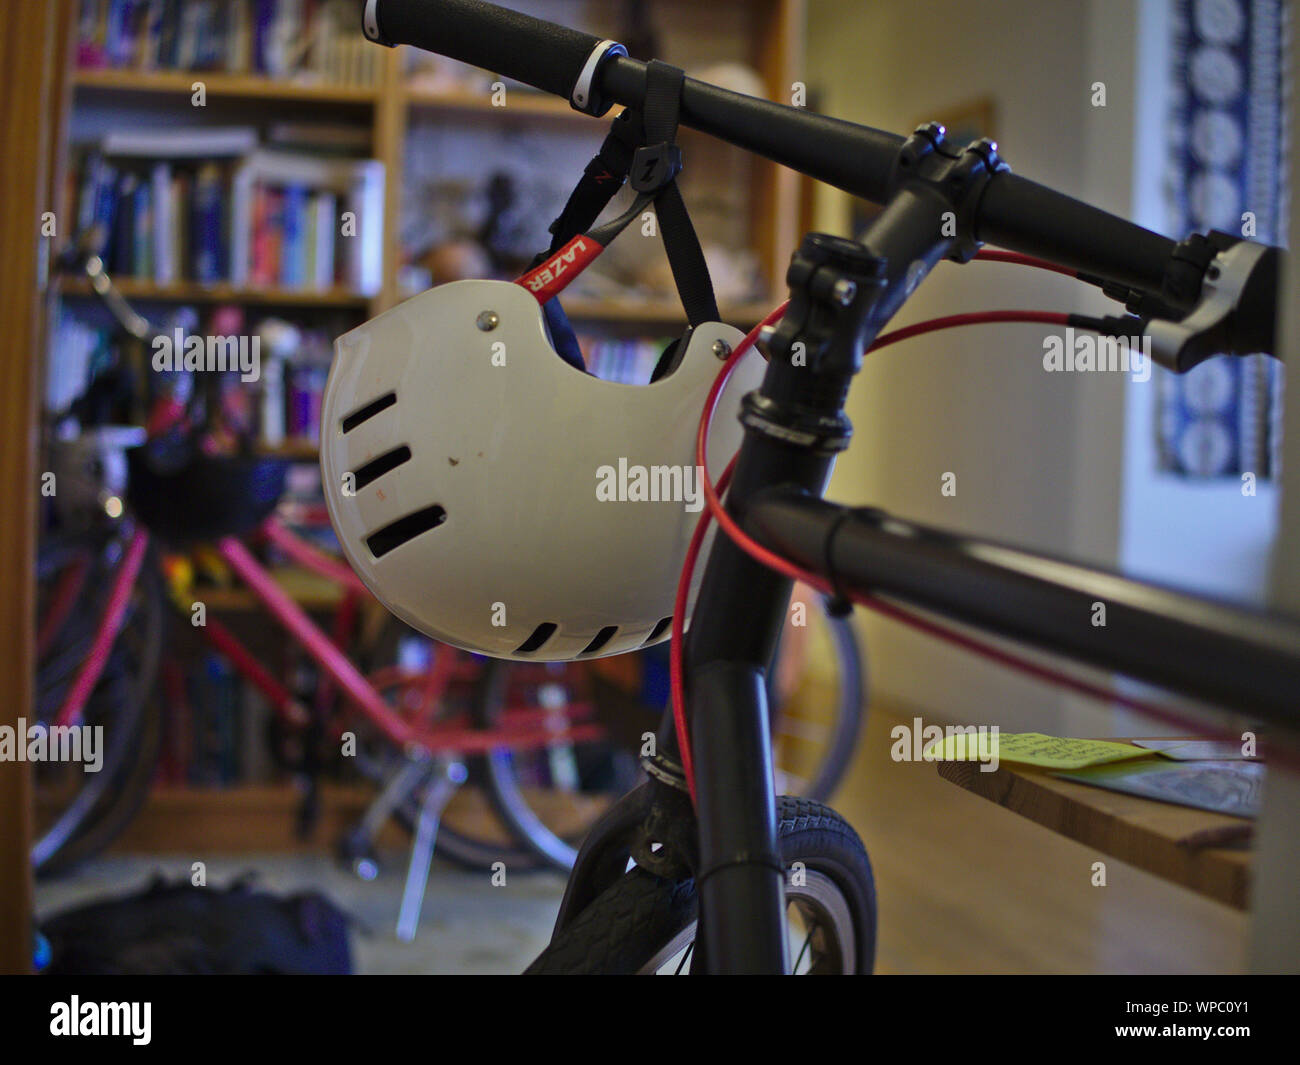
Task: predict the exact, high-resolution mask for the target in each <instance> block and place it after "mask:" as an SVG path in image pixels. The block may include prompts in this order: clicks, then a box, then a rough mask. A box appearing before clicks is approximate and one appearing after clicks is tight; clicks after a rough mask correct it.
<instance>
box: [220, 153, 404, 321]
mask: <svg viewBox="0 0 1300 1065" xmlns="http://www.w3.org/2000/svg"><path fill="white" fill-rule="evenodd" d="M340 208H341V210H340ZM231 211H232V223H231V245H232V248H231V280H232V281H233V282H234V283H235V284H237V285H245V284H250V283H251V284H267V283H270V282H269V281H268V279H269V278H271V277H274V276H277V275H278V276H279V277H280V283H281V284H284V283H286V282H285V281H284V277H285V275H286V273H287V274H288V276H291V277H299V276H301V277H302V278H304V280H305V279H307V278H310V279H311V281H312V283H314V284H316V285H318V286H319V284H320V280H321V278H322V277H323V276H324V274H325V272H326V264H327V262H328V261H329V257H333V258H335V259H337V260H341V262H342V264H343V274H344V276H346V277H347V279H348V285H349V287H350V288H352V289H354V290H355V291H357V292H359V293H361V294H362V295H365V296H373V295H374V294H375V293H377V292H378V291H379V288H380V286H381V284H382V283H383V248H384V164H383V163H382V162H380V161H379V160H376V159H359V160H358V159H339V158H333V157H326V156H318V155H311V154H306V153H298V152H284V151H278V150H275V149H267V148H262V149H259V150H257V151H255V152H252V153H250V154H249V155H247V156H245V157H244V159H243V160H242V161H241V162H240V164H239V166H238V168H237V170H236V172H235V175H234V178H233V180H232V191H231ZM331 216H333V217H332V220H330V222H329V224H326V222H327V220H329V219H330V218H331ZM259 236H260V237H261V238H262V239H258V238H259ZM340 237H342V238H343V239H342V241H341V246H340V239H339V238H340ZM308 247H310V248H312V250H313V261H312V262H311V264H310V266H309V265H308V263H307V260H306V249H307V248H308Z"/></svg>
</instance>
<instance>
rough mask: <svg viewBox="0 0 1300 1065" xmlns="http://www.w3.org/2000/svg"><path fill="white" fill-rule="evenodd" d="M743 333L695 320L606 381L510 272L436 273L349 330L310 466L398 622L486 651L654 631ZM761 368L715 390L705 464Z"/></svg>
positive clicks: (736, 432)
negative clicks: (438, 282) (698, 450)
mask: <svg viewBox="0 0 1300 1065" xmlns="http://www.w3.org/2000/svg"><path fill="white" fill-rule="evenodd" d="M741 339H742V334H741V333H740V332H739V331H738V330H736V329H733V328H732V327H730V326H726V325H721V324H717V323H706V324H704V325H701V326H699V327H697V328H696V329H695V330H694V331H693V333H692V334H691V336H690V341H689V344H688V345H687V347H686V351H685V353H684V355H683V356H682V357H681V359H680V361H679V363H678V365H677V366H676V368H675V369H673V370H672V372H671V373H669V374H667V375H666V376H664V377H662V378H661V379H660V380H658V381H656V382H655V383H653V384H649V385H624V384H615V383H612V382H609V381H602V380H599V379H598V378H595V377H592V376H589V375H587V374H585V373H583V372H581V371H580V370H578V369H576V368H575V367H573V366H571V365H569V364H568V363H566V362H565V361H564V360H562V359H561V358H560V356H559V355H558V354H557V352H556V350H555V348H554V346H553V345H552V343H551V340H550V339H549V336H548V333H547V330H546V324H545V319H544V316H543V313H542V309H541V307H540V306H539V305H538V302H537V300H536V299H535V298H534V297H533V296H532V295H531V294H530V293H529V292H528V291H527V290H526V289H525V288H522V287H520V286H519V285H517V284H511V283H508V282H502V281H459V282H455V283H453V284H449V285H443V286H441V287H439V288H435V289H431V290H430V291H428V292H425V293H423V294H422V295H420V296H417V297H415V298H414V299H411V300H408V301H407V302H405V303H403V304H401V305H399V306H397V307H395V308H393V309H392V310H390V311H388V312H387V313H385V314H383V315H380V316H379V317H378V318H375V319H374V320H372V321H370V322H368V323H366V324H365V325H363V326H360V327H359V328H357V329H354V330H353V331H352V332H350V333H347V334H345V335H344V336H342V337H340V338H339V340H338V341H337V344H336V357H335V360H334V364H333V367H332V369H331V371H330V375H329V382H328V384H327V386H326V390H325V397H324V407H323V410H322V416H321V417H322V423H321V424H322V428H321V470H322V474H323V479H324V487H325V499H326V502H327V504H328V507H329V513H330V520H331V521H332V523H333V525H334V529H335V531H336V533H337V534H338V537H339V540H340V541H341V542H342V545H343V550H344V551H345V552H346V554H347V557H348V560H349V561H350V562H351V564H352V567H353V568H354V569H355V570H356V572H357V573H358V574H359V575H360V576H361V579H362V580H363V581H364V582H365V583H366V586H367V587H368V588H369V589H370V590H371V591H372V592H373V593H374V595H375V596H376V597H377V598H378V599H379V600H380V601H381V602H382V603H383V604H384V605H385V606H387V607H388V608H389V609H390V610H391V611H392V612H393V613H394V614H396V615H397V616H398V617H400V618H401V619H402V620H403V621H405V622H406V623H407V624H408V625H411V626H412V627H414V628H416V629H418V630H420V631H421V632H424V633H426V634H428V635H429V636H432V637H434V638H436V639H438V640H441V641H443V642H446V643H450V644H454V645H456V646H458V647H461V648H464V649H466V650H470V651H477V652H480V653H483V654H487V655H491V656H494V657H497V658H511V659H527V660H543V661H568V660H571V659H575V658H588V657H590V658H595V657H601V656H604V655H612V654H619V653H621V652H625V651H631V650H635V649H636V648H638V647H643V646H649V645H650V644H654V643H658V642H659V641H661V640H663V639H666V638H667V637H668V635H669V627H670V626H669V622H670V620H671V615H672V612H673V600H674V596H675V593H676V588H677V580H678V576H679V574H680V571H681V566H682V562H683V559H684V556H685V552H686V547H687V544H688V543H689V541H690V537H691V533H692V530H693V529H694V527H695V524H696V522H697V521H698V520H699V518H700V516H701V513H702V510H701V509H700V507H702V505H703V497H702V489H701V488H700V486H699V484H698V478H697V476H696V470H695V436H696V432H697V428H698V425H699V419H700V413H701V410H702V408H703V404H704V400H705V397H706V395H707V393H708V389H709V386H710V384H711V382H712V381H713V379H714V378H715V376H716V375H717V373H718V371H719V369H720V368H721V362H720V361H719V353H723V354H725V353H729V352H730V351H731V350H732V349H733V347H734V346H735V345H736V344H738V343H740V341H741ZM763 366H764V363H763V359H762V357H761V356H760V355H759V354H758V353H757V352H751V353H750V354H749V355H747V356H746V357H745V358H743V359H742V360H741V362H740V364H739V365H738V366H737V367H736V371H735V373H734V374H733V375H732V378H731V381H730V382H729V384H728V386H727V388H726V390H725V391H724V393H723V395H722V398H721V400H720V402H719V408H718V412H717V415H716V417H715V418H714V422H713V429H712V431H711V436H710V440H709V455H710V462H711V466H712V468H711V469H710V471H709V472H710V474H711V476H712V477H713V478H715V479H716V478H717V477H718V476H719V475H720V474H721V473H722V470H723V468H724V467H725V464H726V463H727V461H728V460H729V459H730V457H731V455H732V454H733V453H734V452H735V450H736V449H737V448H738V447H739V446H740V440H741V433H742V430H741V427H740V424H739V422H738V420H737V415H738V411H739V404H740V399H741V397H742V396H743V395H744V394H745V393H746V392H748V391H750V390H752V389H754V388H756V387H757V386H758V384H759V382H760V380H761V377H762V373H763ZM598 490H599V491H598ZM665 495H666V496H669V497H670V498H668V499H666V500H665V499H663V498H662V497H663V496H665ZM642 496H644V497H645V498H641V497H642ZM656 500H658V501H656ZM688 508H689V509H688ZM702 571H703V567H702V566H701V567H699V568H698V569H697V571H696V574H697V576H696V580H697V582H698V579H699V575H700V574H701V573H702ZM691 591H692V597H693V596H694V593H695V591H696V588H694V587H693V588H692V590H691Z"/></svg>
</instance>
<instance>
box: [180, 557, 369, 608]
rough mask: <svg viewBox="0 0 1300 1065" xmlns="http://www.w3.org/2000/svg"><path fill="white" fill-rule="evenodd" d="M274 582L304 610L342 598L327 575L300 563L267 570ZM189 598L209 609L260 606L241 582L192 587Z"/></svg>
mask: <svg viewBox="0 0 1300 1065" xmlns="http://www.w3.org/2000/svg"><path fill="white" fill-rule="evenodd" d="M271 576H272V577H274V578H275V583H276V584H278V585H279V586H280V589H281V590H282V591H283V592H285V593H286V594H287V595H288V596H289V598H290V599H292V600H293V601H294V602H295V603H297V604H298V605H299V606H300V607H302V608H303V609H304V610H332V609H333V608H334V607H336V606H338V605H339V603H341V602H342V601H343V589H342V588H341V587H340V586H339V585H337V584H335V583H334V582H333V581H331V580H330V579H329V578H328V577H322V576H321V575H320V574H318V573H314V572H312V571H311V570H309V569H304V568H302V567H300V566H279V567H276V568H275V569H273V570H272V571H271ZM191 599H192V600H193V601H194V602H196V603H203V604H204V605H205V606H207V607H208V608H209V609H210V610H217V611H227V612H231V613H255V612H257V611H261V610H264V609H265V608H264V607H263V606H262V601H261V600H260V599H258V598H257V597H256V596H255V595H254V594H253V592H252V589H250V588H246V587H244V586H243V585H232V586H231V587H228V588H207V587H199V588H195V589H194V591H193V592H192V593H191Z"/></svg>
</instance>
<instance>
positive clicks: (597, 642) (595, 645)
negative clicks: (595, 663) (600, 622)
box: [581, 625, 618, 655]
mask: <svg viewBox="0 0 1300 1065" xmlns="http://www.w3.org/2000/svg"><path fill="white" fill-rule="evenodd" d="M616 632H618V626H617V625H606V626H605V627H604V628H603V629H601V630H600V632H598V633H596V638H595V639H594V640H592V641H591V643H589V644H587V646H586V647H584V648H583V649H582V652H581V654H584V655H594V654H595V653H596V652H597V651H599V650H600V649H601V648H602V647H604V646H605V644H607V643H609V641H610V640H612V639H613V638H614V633H616Z"/></svg>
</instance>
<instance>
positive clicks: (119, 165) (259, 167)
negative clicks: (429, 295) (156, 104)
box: [71, 129, 384, 296]
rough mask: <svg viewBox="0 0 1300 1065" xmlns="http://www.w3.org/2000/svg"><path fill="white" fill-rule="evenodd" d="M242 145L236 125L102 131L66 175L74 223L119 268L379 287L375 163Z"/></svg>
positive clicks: (171, 279)
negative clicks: (95, 230)
mask: <svg viewBox="0 0 1300 1065" xmlns="http://www.w3.org/2000/svg"><path fill="white" fill-rule="evenodd" d="M247 132H248V133H253V131H251V130H250V131H247ZM207 134H212V136H210V137H208V136H206V135H207ZM253 138H254V142H255V134H253ZM246 144H248V138H247V137H246V136H245V131H243V130H242V129H227V130H178V131H159V132H155V133H143V134H135V133H129V134H128V133H123V134H117V135H114V136H112V137H109V138H105V140H104V141H103V142H101V144H100V145H99V146H98V147H97V148H94V149H92V150H90V151H88V152H87V153H86V154H85V157H84V158H83V160H82V162H81V165H80V167H79V168H77V169H76V170H75V171H74V174H73V176H72V178H71V180H72V181H73V183H74V187H73V196H74V199H75V202H76V214H77V222H78V229H79V230H80V231H85V230H86V229H88V228H89V227H90V226H92V225H97V226H98V227H99V233H100V238H101V241H102V243H101V246H100V248H99V249H98V250H99V253H100V255H101V257H102V258H103V259H104V262H105V263H106V264H107V266H108V269H109V271H110V272H111V273H114V274H116V275H118V276H120V277H122V278H133V279H137V280H143V281H150V282H153V283H155V284H158V285H171V284H175V283H178V282H183V281H195V282H198V283H200V284H208V285H210V284H217V283H221V282H230V283H231V284H234V285H236V286H250V285H255V286H258V287H261V288H286V289H292V290H316V291H328V290H331V289H333V288H336V287H342V288H346V289H348V290H349V291H352V292H355V293H357V294H358V295H363V296H373V295H374V294H375V293H377V292H378V291H379V288H380V286H381V284H382V279H383V229H384V223H383V218H384V165H383V163H382V162H379V161H376V160H369V159H351V158H344V157H339V156H333V155H328V156H322V155H314V154H311V153H306V152H286V151H274V150H267V149H253V150H251V151H250V150H246V149H245V148H244V147H243V146H244V145H246ZM173 146H175V147H173ZM205 146H206V147H208V148H210V149H211V151H204V150H203V148H204V147H205Z"/></svg>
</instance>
